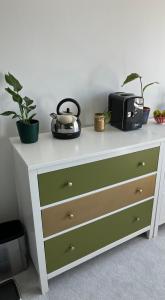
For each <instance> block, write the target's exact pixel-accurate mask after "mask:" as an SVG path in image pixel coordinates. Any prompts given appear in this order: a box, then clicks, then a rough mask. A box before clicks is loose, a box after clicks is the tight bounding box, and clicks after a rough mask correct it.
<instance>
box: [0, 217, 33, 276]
mask: <svg viewBox="0 0 165 300" xmlns="http://www.w3.org/2000/svg"><path fill="white" fill-rule="evenodd" d="M26 268H27V248H26V243H25V230H24V227H23V225H22V224H21V222H20V221H19V220H14V221H9V222H5V223H1V224H0V281H2V280H4V279H6V278H10V277H11V276H13V275H15V274H18V273H19V272H21V271H23V270H25V269H26Z"/></svg>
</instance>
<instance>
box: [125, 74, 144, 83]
mask: <svg viewBox="0 0 165 300" xmlns="http://www.w3.org/2000/svg"><path fill="white" fill-rule="evenodd" d="M137 78H141V76H140V75H139V74H137V73H131V74H129V75H128V76H127V78H126V80H125V81H124V82H123V84H122V86H124V85H125V84H127V83H128V82H131V81H133V80H135V79H137Z"/></svg>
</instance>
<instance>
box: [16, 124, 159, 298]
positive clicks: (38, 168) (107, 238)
mask: <svg viewBox="0 0 165 300" xmlns="http://www.w3.org/2000/svg"><path fill="white" fill-rule="evenodd" d="M11 143H12V145H13V149H14V158H15V179H16V187H17V196H18V202H19V208H20V218H21V219H22V222H23V223H24V224H25V227H26V230H27V233H28V240H29V246H30V253H31V257H32V260H33V262H34V265H35V267H36V269H37V271H38V274H39V278H40V284H41V289H42V292H43V293H45V292H46V291H47V290H48V279H49V278H52V277H53V276H56V275H58V274H60V273H62V272H64V271H66V270H68V269H70V268H72V267H74V266H76V265H78V264H80V263H82V262H84V261H86V260H88V259H90V258H92V257H94V256H96V255H98V254H100V253H102V252H104V251H107V250H109V249H110V248H112V247H114V246H117V245H118V244H120V243H122V242H124V241H127V240H129V239H131V238H132V237H135V236H137V235H139V234H141V233H143V232H148V235H149V236H150V237H152V236H153V235H154V234H155V235H156V232H157V228H158V225H159V223H163V222H162V221H160V217H159V216H160V208H161V209H162V207H163V205H164V204H163V196H162V194H163V182H164V174H163V170H164V169H163V166H164V160H163V156H164V143H165V128H164V127H163V126H159V125H156V124H155V123H154V122H153V123H152V122H151V123H150V124H149V125H146V126H143V128H142V129H139V130H137V131H132V132H122V131H119V130H117V129H115V128H111V127H110V128H107V130H106V131H105V132H102V133H97V132H95V131H94V130H93V128H92V127H88V128H83V130H82V134H81V136H80V138H78V139H74V140H56V139H53V138H52V136H51V133H45V134H41V135H40V138H39V142H38V143H36V144H29V145H25V144H21V143H20V141H19V139H18V138H12V139H11ZM161 220H162V219H161ZM107 228H108V231H107Z"/></svg>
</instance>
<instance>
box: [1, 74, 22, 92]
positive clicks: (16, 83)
mask: <svg viewBox="0 0 165 300" xmlns="http://www.w3.org/2000/svg"><path fill="white" fill-rule="evenodd" d="M5 80H6V82H7V83H8V84H9V85H11V86H12V87H13V88H14V91H16V92H19V91H20V90H22V85H21V84H20V83H19V81H18V80H17V79H16V78H15V77H14V76H13V75H12V74H11V73H8V74H5Z"/></svg>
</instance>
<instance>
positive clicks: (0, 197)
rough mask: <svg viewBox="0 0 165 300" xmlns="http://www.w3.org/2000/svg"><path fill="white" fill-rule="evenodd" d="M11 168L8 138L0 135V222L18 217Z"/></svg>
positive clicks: (11, 157)
mask: <svg viewBox="0 0 165 300" xmlns="http://www.w3.org/2000/svg"><path fill="white" fill-rule="evenodd" d="M13 168H14V163H13V156H12V149H11V145H10V143H9V140H8V138H7V137H0V222H4V221H7V220H10V219H15V218H17V217H18V207H17V200H16V191H15V183H14V176H13ZM6 203H7V205H6Z"/></svg>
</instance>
